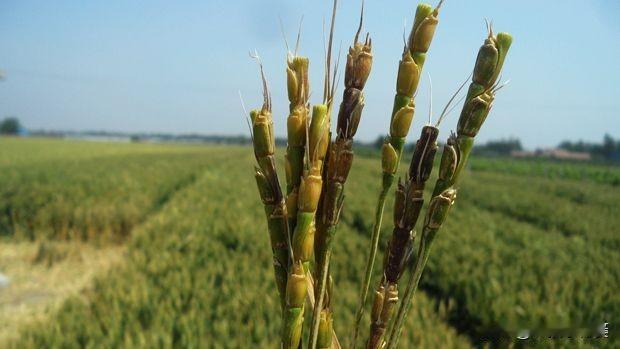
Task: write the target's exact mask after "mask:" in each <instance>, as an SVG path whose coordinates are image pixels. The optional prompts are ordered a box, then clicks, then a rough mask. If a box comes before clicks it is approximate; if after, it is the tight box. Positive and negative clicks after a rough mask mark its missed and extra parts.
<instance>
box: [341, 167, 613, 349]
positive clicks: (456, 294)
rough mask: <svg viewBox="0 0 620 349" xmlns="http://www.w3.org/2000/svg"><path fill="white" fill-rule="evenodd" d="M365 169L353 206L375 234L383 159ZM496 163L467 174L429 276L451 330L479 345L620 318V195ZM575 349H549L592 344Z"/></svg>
mask: <svg viewBox="0 0 620 349" xmlns="http://www.w3.org/2000/svg"><path fill="white" fill-rule="evenodd" d="M484 161H486V160H484ZM493 161H495V160H493ZM360 163H361V165H360V166H363V168H361V169H360V168H358V169H354V170H353V173H356V174H358V175H359V177H357V178H356V181H355V182H354V183H356V185H355V187H353V185H351V186H350V187H349V189H350V190H351V191H353V192H354V193H355V194H356V198H361V199H360V200H359V201H358V200H351V201H349V202H348V204H349V205H348V206H347V210H348V213H349V217H353V218H354V219H356V220H359V218H360V217H362V219H363V220H364V221H365V224H366V226H368V225H370V224H372V220H371V217H372V204H369V203H368V202H367V201H366V200H365V198H367V197H372V196H373V194H374V193H373V190H372V189H373V187H372V181H373V180H374V179H375V178H376V176H378V175H379V171H378V169H377V167H378V164H377V161H376V160H373V161H372V162H371V163H364V162H362V161H360ZM472 163H476V160H475V159H474V160H473V161H472ZM489 163H491V162H486V163H485V165H486V166H487V167H485V170H484V171H476V170H474V171H470V172H469V173H466V174H465V179H464V181H463V183H462V189H461V190H460V191H459V194H458V195H459V198H458V201H457V203H456V205H455V206H456V208H455V209H454V210H453V212H452V216H451V217H449V218H448V220H447V222H446V224H445V226H444V229H443V231H441V232H440V233H439V235H438V236H437V239H436V245H435V246H434V248H433V252H432V253H431V257H430V260H429V264H428V267H427V270H426V271H425V273H424V275H423V276H422V289H423V290H425V291H426V292H428V293H430V294H431V295H433V296H435V297H436V298H437V299H441V300H442V301H444V302H448V303H449V304H451V306H450V307H449V308H450V309H449V314H450V315H449V318H450V319H451V323H452V324H454V325H455V326H456V327H457V328H459V329H460V330H462V331H465V332H466V333H469V334H470V336H471V338H472V339H473V341H474V342H476V343H481V342H483V341H482V338H484V337H485V336H493V335H498V334H499V335H506V334H508V333H510V331H516V330H517V329H519V328H522V327H526V328H532V329H534V328H563V327H588V326H590V327H591V326H594V325H595V324H600V323H602V322H604V321H608V322H610V321H611V322H613V320H611V319H620V299H619V298H618V297H617V296H615V293H616V290H617V289H618V288H619V287H620V272H619V271H618V268H616V267H615V265H617V264H619V263H620V254H618V252H617V251H618V244H619V243H620V237H619V236H618V234H617V226H618V223H619V222H618V218H617V217H616V216H618V213H620V212H619V211H618V205H617V204H615V202H616V201H617V197H618V193H617V191H614V190H610V187H609V186H607V185H601V184H597V183H589V182H576V181H574V180H573V179H564V178H562V177H561V175H560V173H557V174H556V175H555V176H554V179H553V180H548V179H545V178H540V177H538V178H537V177H536V173H535V174H534V176H523V174H522V173H517V174H514V175H512V174H508V173H507V172H508V171H506V169H504V168H502V167H497V168H493V167H492V166H489V165H488V164H489ZM494 163H495V164H498V165H501V164H504V163H506V164H510V162H509V161H508V160H497V161H495V162H494ZM541 165H544V166H549V167H553V166H555V165H556V164H555V163H545V164H543V163H541ZM569 165H570V164H564V166H566V167H568V166H569ZM575 166H576V167H577V168H576V169H574V170H573V171H579V170H580V169H585V171H586V172H587V171H588V168H587V165H585V164H578V165H575ZM593 167H594V168H595V169H596V168H597V166H593ZM472 168H474V169H476V168H477V167H476V166H475V165H474V166H472ZM595 169H591V170H592V171H596V170H595ZM568 173H569V178H572V177H571V176H570V174H571V173H572V172H568ZM431 180H432V179H431ZM374 189H375V190H376V188H374ZM427 195H428V193H427ZM388 211H389V209H388ZM356 224H358V225H360V223H359V222H357V223H356ZM381 246H385V242H382V243H381ZM415 307H416V305H414V308H415ZM414 329H415V328H414ZM406 331H407V328H405V333H406ZM512 333H513V335H514V332H512ZM576 341H577V342H568V343H564V344H561V343H560V344H557V343H550V342H546V343H544V342H543V344H544V345H546V346H549V345H551V344H554V345H555V344H557V345H558V346H560V347H562V346H569V347H572V346H576V345H577V344H584V341H582V340H576ZM585 342H588V341H587V340H586V341H585ZM589 343H590V344H592V345H595V344H597V345H598V344H605V342H600V341H598V342H597V341H596V340H591V342H589ZM585 345H586V346H587V345H589V344H588V343H586V344H585ZM610 345H611V346H612V347H613V345H612V344H611V343H610Z"/></svg>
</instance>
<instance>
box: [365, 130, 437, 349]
mask: <svg viewBox="0 0 620 349" xmlns="http://www.w3.org/2000/svg"><path fill="white" fill-rule="evenodd" d="M438 135H439V129H438V128H437V127H434V126H430V125H427V126H425V127H424V128H422V133H421V135H420V139H419V140H418V142H417V144H416V147H415V150H414V153H413V157H412V159H411V164H410V166H409V171H408V173H407V178H406V179H405V181H404V182H402V181H400V182H399V183H398V189H397V190H396V195H395V202H394V230H393V232H392V236H391V238H390V241H389V243H388V248H387V250H386V253H385V259H384V266H383V278H382V279H381V282H380V283H379V285H378V286H377V291H376V292H375V299H374V307H373V309H375V308H376V309H381V311H373V313H372V314H371V325H370V336H369V339H368V342H367V345H366V347H367V348H373V349H374V348H381V347H382V346H383V343H384V340H383V337H384V334H385V332H386V329H387V325H388V323H389V322H390V320H391V318H392V313H393V308H394V304H395V303H396V302H397V301H398V282H399V280H400V278H401V276H402V274H403V272H404V269H405V265H406V263H407V261H408V260H409V258H410V256H411V254H412V253H413V241H414V238H415V233H414V231H413V228H414V227H415V224H416V222H417V220H418V217H419V215H420V211H421V210H422V204H423V203H424V198H423V194H424V187H425V184H426V181H427V180H428V178H429V176H430V173H431V171H432V169H433V161H434V158H435V153H436V151H437V136H438Z"/></svg>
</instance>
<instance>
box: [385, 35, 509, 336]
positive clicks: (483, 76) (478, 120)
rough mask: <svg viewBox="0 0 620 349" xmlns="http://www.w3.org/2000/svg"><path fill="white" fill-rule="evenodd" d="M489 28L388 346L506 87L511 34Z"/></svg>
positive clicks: (444, 157) (443, 158) (445, 154)
mask: <svg viewBox="0 0 620 349" xmlns="http://www.w3.org/2000/svg"><path fill="white" fill-rule="evenodd" d="M488 29H489V35H488V38H487V39H486V40H485V42H484V44H483V45H482V47H480V50H479V51H478V57H477V59H476V64H475V66H474V71H473V76H472V83H471V84H470V85H469V90H468V91H467V96H466V98H465V103H464V104H463V110H462V111H461V115H460V117H459V121H458V125H457V135H456V136H455V135H454V134H453V135H451V136H450V137H449V138H448V142H447V143H446V145H445V146H444V149H443V153H442V156H441V164H440V166H439V178H438V179H437V182H436V183H435V188H434V189H433V194H432V198H431V201H430V203H429V206H428V210H427V213H426V217H425V219H424V225H423V227H422V235H421V236H420V245H419V248H418V251H417V255H416V256H415V257H414V258H413V259H412V260H411V262H412V263H413V265H412V267H411V269H410V270H411V276H410V279H409V282H408V284H407V288H406V291H405V296H404V298H403V301H402V302H401V304H400V307H399V309H398V314H397V316H396V319H395V322H394V324H393V326H392V331H391V333H390V338H389V341H388V344H387V348H394V347H396V345H397V344H398V338H399V336H400V332H401V331H402V326H403V322H404V319H405V316H406V315H407V311H408V309H409V307H410V306H411V302H412V300H413V296H414V294H415V291H416V289H417V287H418V283H419V282H420V277H421V276H422V272H423V270H424V267H425V266H426V262H427V261H428V257H429V254H430V249H431V246H432V243H433V241H434V239H435V236H436V234H437V232H438V231H439V228H441V226H442V224H443V222H444V221H445V220H446V217H447V215H448V212H449V211H450V208H451V207H452V205H453V204H454V200H455V199H456V192H457V184H458V180H459V178H460V175H461V173H462V171H463V168H464V167H465V165H466V163H467V159H468V157H469V153H470V152H471V149H472V147H473V145H474V137H475V136H476V135H477V134H478V131H479V130H480V127H482V124H483V123H484V121H485V119H486V117H487V116H488V114H489V112H490V111H491V105H492V103H493V100H494V99H495V93H496V92H497V91H498V90H499V89H500V88H502V87H503V86H504V85H499V83H498V82H497V80H498V77H499V74H500V72H501V70H502V66H503V64H504V59H505V58H506V54H507V53H508V49H509V48H510V45H511V43H512V37H511V36H510V35H509V34H507V33H499V34H497V36H495V35H493V30H492V28H491V26H490V25H489V28H488ZM439 122H441V119H440V120H439Z"/></svg>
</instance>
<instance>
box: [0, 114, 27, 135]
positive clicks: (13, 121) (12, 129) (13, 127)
mask: <svg viewBox="0 0 620 349" xmlns="http://www.w3.org/2000/svg"><path fill="white" fill-rule="evenodd" d="M21 128H22V126H21V124H20V123H19V120H18V119H17V118H13V117H8V118H5V119H4V120H2V122H0V134H8V135H16V134H18V133H19V131H20V130H21Z"/></svg>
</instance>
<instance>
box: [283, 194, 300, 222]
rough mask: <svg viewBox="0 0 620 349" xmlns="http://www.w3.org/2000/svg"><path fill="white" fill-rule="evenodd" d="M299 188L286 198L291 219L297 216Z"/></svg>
mask: <svg viewBox="0 0 620 349" xmlns="http://www.w3.org/2000/svg"><path fill="white" fill-rule="evenodd" d="M297 190H298V189H297V188H294V189H293V190H292V191H291V192H290V193H289V194H288V196H287V197H286V209H287V211H288V214H289V217H296V216H297V196H298V192H297Z"/></svg>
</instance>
